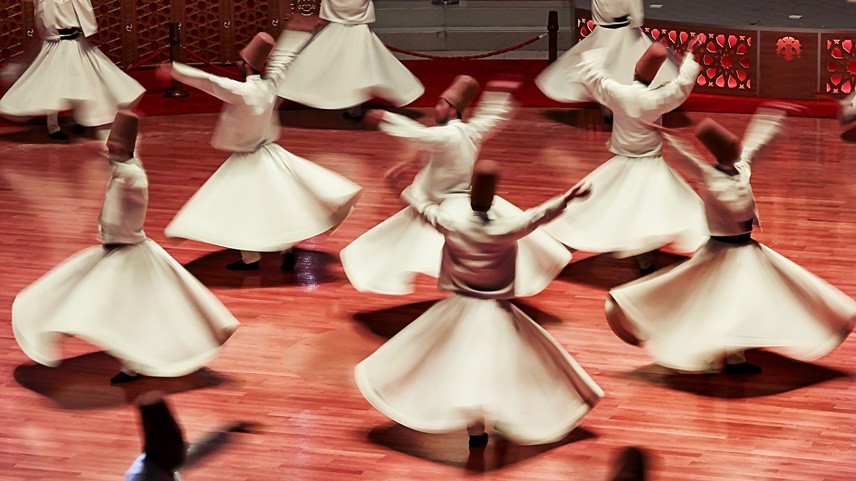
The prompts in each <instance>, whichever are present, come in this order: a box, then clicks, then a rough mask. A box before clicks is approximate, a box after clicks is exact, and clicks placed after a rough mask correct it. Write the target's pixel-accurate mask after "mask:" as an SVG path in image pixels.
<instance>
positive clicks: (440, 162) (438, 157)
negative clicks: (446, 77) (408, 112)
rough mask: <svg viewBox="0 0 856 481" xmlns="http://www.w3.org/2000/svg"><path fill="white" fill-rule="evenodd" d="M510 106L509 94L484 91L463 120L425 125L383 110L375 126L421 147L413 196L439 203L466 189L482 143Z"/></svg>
mask: <svg viewBox="0 0 856 481" xmlns="http://www.w3.org/2000/svg"><path fill="white" fill-rule="evenodd" d="M513 108H514V99H513V97H512V96H511V94H509V93H506V92H496V91H486V92H485V93H484V94H482V97H481V99H480V100H479V103H478V106H477V108H476V111H475V112H474V114H473V116H472V118H471V119H470V120H469V121H467V122H462V121H460V120H457V119H456V120H452V121H450V122H449V123H447V124H446V125H438V126H435V127H428V126H425V125H422V124H420V123H419V122H416V121H414V120H411V119H409V118H407V117H404V116H403V115H398V114H393V113H390V112H386V113H384V115H383V119H382V121H381V123H380V125H379V126H378V127H379V128H380V130H382V131H383V132H386V133H387V134H389V135H392V136H394V137H399V138H402V139H406V140H407V141H408V142H410V143H411V144H413V145H415V146H417V147H419V148H420V149H421V150H422V153H421V156H420V160H421V162H422V164H423V165H424V166H425V167H424V168H423V169H422V170H421V171H420V172H419V174H417V175H416V178H415V179H414V181H413V185H412V187H411V189H412V191H413V194H414V195H416V196H418V197H425V198H428V199H430V200H432V201H433V202H438V203H439V202H441V201H442V200H443V198H444V197H445V196H447V195H448V194H450V193H454V192H468V191H469V189H470V180H471V179H472V171H473V166H474V165H475V162H476V159H477V158H478V155H479V150H481V146H482V144H483V143H484V142H485V140H487V138H488V137H489V136H490V134H492V133H493V132H495V131H496V129H497V127H498V126H499V125H500V124H501V123H502V122H503V121H505V120H508V119H509V118H510V116H511V115H510V114H511V112H512V110H513Z"/></svg>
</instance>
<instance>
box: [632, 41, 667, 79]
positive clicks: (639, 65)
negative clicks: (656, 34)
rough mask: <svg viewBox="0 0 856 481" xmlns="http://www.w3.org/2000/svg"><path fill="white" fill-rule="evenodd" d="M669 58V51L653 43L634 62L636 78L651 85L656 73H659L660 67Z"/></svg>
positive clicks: (659, 44) (661, 45) (658, 43)
mask: <svg viewBox="0 0 856 481" xmlns="http://www.w3.org/2000/svg"><path fill="white" fill-rule="evenodd" d="M668 56H669V49H667V48H666V47H665V46H664V45H663V44H662V43H660V42H654V43H652V44H651V46H650V47H648V50H646V51H645V53H643V54H642V57H641V58H640V59H639V61H638V62H636V78H637V79H639V80H641V81H643V82H645V83H649V84H650V83H651V82H653V81H654V77H656V76H657V72H659V71H660V67H661V66H662V65H663V62H665V61H666V58H667V57H668Z"/></svg>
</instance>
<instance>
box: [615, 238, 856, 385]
mask: <svg viewBox="0 0 856 481" xmlns="http://www.w3.org/2000/svg"><path fill="white" fill-rule="evenodd" d="M610 295H611V299H610V300H609V301H607V318H608V320H609V322H610V325H611V326H612V327H613V330H614V331H615V332H616V334H619V337H622V338H623V339H625V340H627V341H629V342H631V343H636V342H637V341H638V342H640V343H641V344H642V345H644V347H645V348H646V349H647V350H648V351H649V352H650V353H651V354H652V355H653V356H654V357H655V358H656V359H657V361H658V362H659V363H660V364H662V365H664V366H667V367H670V368H673V369H677V370H681V371H689V372H698V371H709V370H715V369H717V368H719V367H721V362H722V359H723V358H724V357H725V355H726V353H727V352H729V351H734V350H745V349H752V348H768V349H772V350H775V351H778V352H781V353H782V354H785V355H788V356H791V357H794V358H796V359H799V360H803V361H813V360H815V359H817V358H819V357H821V356H823V355H825V354H827V353H829V352H830V351H832V350H833V349H835V348H836V347H837V346H838V345H839V344H841V342H843V341H844V339H846V338H847V336H848V335H849V334H850V332H851V331H852V330H853V327H854V323H856V301H854V300H853V299H851V298H850V297H848V296H847V295H846V294H844V293H843V292H841V291H840V290H838V289H836V288H835V287H833V286H832V285H830V284H828V283H827V282H825V281H824V280H822V279H820V278H818V277H817V276H815V275H814V274H812V273H810V272H808V271H807V270H805V269H804V268H802V267H800V266H799V265H797V264H795V263H794V262H792V261H790V260H788V259H786V258H785V257H783V256H781V255H779V254H778V253H776V252H775V251H773V250H772V249H770V248H769V247H767V246H765V245H763V244H759V243H757V242H751V243H749V244H745V245H734V244H726V243H723V242H719V241H716V240H710V241H709V242H708V243H707V244H706V245H705V246H704V248H702V249H701V250H700V251H699V252H698V253H696V255H695V256H693V257H692V258H691V259H689V260H687V261H685V262H683V263H681V264H678V265H676V266H673V267H671V268H668V269H663V270H661V271H657V272H655V273H653V274H651V275H649V276H646V277H644V278H642V279H638V280H636V281H634V282H631V283H629V284H626V285H624V286H620V287H617V288H615V289H613V290H612V291H611V292H610Z"/></svg>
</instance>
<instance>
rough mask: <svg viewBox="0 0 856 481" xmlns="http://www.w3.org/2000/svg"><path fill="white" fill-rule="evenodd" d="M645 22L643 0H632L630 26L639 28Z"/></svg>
mask: <svg viewBox="0 0 856 481" xmlns="http://www.w3.org/2000/svg"><path fill="white" fill-rule="evenodd" d="M643 23H645V5H644V4H643V3H642V0H630V27H631V28H639V27H641V26H642V24H643Z"/></svg>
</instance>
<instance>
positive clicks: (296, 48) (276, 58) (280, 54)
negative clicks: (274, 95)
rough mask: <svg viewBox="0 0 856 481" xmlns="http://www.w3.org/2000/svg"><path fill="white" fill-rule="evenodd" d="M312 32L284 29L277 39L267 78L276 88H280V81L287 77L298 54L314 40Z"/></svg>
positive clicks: (270, 58) (266, 74) (268, 65)
mask: <svg viewBox="0 0 856 481" xmlns="http://www.w3.org/2000/svg"><path fill="white" fill-rule="evenodd" d="M312 37H313V35H312V32H304V31H300V30H283V31H282V33H281V34H279V38H277V39H276V46H274V48H273V51H272V52H271V54H270V57H269V58H268V62H267V70H266V71H265V78H267V79H268V80H270V81H271V82H272V83H273V86H274V88H276V89H277V90H278V89H279V83H280V82H281V81H282V79H283V77H285V72H286V70H288V67H290V66H291V64H292V63H293V62H294V60H295V59H296V58H297V55H298V54H300V52H301V51H302V50H303V49H304V48H305V47H306V46H307V45H308V44H309V42H310V41H311V40H312Z"/></svg>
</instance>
